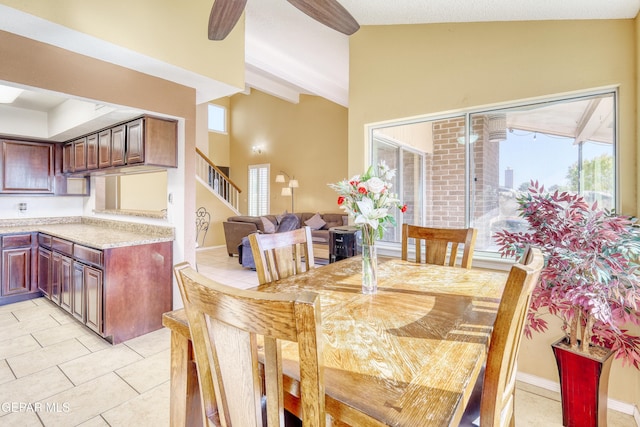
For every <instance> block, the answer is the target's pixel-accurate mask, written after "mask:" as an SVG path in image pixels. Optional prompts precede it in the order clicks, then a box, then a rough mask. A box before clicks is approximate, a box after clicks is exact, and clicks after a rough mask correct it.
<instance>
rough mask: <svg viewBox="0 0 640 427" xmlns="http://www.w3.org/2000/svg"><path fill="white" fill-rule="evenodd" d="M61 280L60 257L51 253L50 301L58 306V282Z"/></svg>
mask: <svg viewBox="0 0 640 427" xmlns="http://www.w3.org/2000/svg"><path fill="white" fill-rule="evenodd" d="M61 279H62V255H60V254H59V253H56V252H52V253H51V292H50V294H49V295H51V301H53V302H55V303H56V304H60V280H61Z"/></svg>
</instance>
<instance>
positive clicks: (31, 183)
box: [0, 139, 54, 194]
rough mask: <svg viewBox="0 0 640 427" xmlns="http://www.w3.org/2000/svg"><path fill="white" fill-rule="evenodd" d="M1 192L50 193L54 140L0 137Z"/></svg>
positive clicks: (52, 177) (52, 181)
mask: <svg viewBox="0 0 640 427" xmlns="http://www.w3.org/2000/svg"><path fill="white" fill-rule="evenodd" d="M1 142H2V159H1V160H2V161H1V162H0V168H1V169H2V170H1V173H0V192H2V193H24V194H30V193H35V194H38V193H44V194H51V193H53V183H54V157H53V156H54V144H52V143H39V142H28V141H13V140H6V139H4V140H1Z"/></svg>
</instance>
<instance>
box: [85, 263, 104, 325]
mask: <svg viewBox="0 0 640 427" xmlns="http://www.w3.org/2000/svg"><path fill="white" fill-rule="evenodd" d="M82 271H83V274H82V276H83V283H84V292H85V302H86V305H85V310H86V319H85V325H87V326H88V327H89V328H91V329H93V330H94V331H95V332H97V333H99V334H102V333H103V328H102V293H103V290H102V271H101V270H98V269H97V268H94V267H91V266H88V265H82Z"/></svg>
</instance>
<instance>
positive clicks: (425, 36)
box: [348, 20, 640, 405]
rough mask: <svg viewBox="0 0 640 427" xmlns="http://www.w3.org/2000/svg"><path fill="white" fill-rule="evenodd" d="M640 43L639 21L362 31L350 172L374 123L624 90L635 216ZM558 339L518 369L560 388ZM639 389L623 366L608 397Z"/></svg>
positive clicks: (536, 346) (537, 345)
mask: <svg viewBox="0 0 640 427" xmlns="http://www.w3.org/2000/svg"><path fill="white" fill-rule="evenodd" d="M636 46H637V36H636V23H635V22H634V21H633V20H615V21H612V20H601V21H600V20H599V21H547V22H503V23H472V24H437V25H410V26H409V25H408V26H368V27H363V28H361V29H360V30H359V31H358V32H357V33H355V34H354V35H353V36H351V37H350V65H349V69H350V92H349V165H348V168H349V174H350V175H352V174H356V173H361V172H362V170H364V166H365V161H366V160H365V159H367V158H368V157H367V156H366V154H367V153H366V145H367V144H366V136H365V125H367V124H369V123H374V122H384V121H389V120H394V119H400V118H405V117H414V116H420V115H426V114H433V113H439V112H444V111H461V110H464V109H465V108H470V107H475V106H482V105H491V104H497V103H504V102H509V101H513V100H522V99H527V98H535V97H544V96H549V95H556V94H562V93H568V92H574V91H583V90H589V89H592V88H598V87H604V86H613V85H616V86H619V94H620V98H619V107H620V108H619V113H620V114H619V143H620V155H619V159H620V182H621V199H622V213H624V214H629V215H635V214H637V212H638V211H639V209H638V205H637V188H638V186H637V185H636V183H637V178H636V159H637V158H638V153H637V149H636V145H637V143H636V141H637V129H636V121H637V118H636V104H637V100H638V98H639V95H638V94H637V85H636V73H635V70H636V53H637V50H636V49H637V47H636ZM401 47H410V48H401ZM560 336H561V333H560V331H559V329H557V328H554V329H552V331H551V332H549V333H547V334H544V335H539V336H536V339H535V341H526V342H525V343H524V345H523V348H522V353H521V358H520V359H521V360H520V365H519V369H520V371H522V372H525V373H531V374H535V375H537V376H541V377H544V378H547V379H551V380H554V381H558V374H557V368H556V366H555V362H554V360H553V355H552V352H551V349H550V347H549V344H550V343H551V342H552V341H555V340H556V339H558V338H559V337H560ZM639 383H640V374H639V373H638V372H637V371H635V370H633V369H630V368H624V369H622V368H621V367H620V363H619V362H618V361H616V362H615V363H614V368H613V369H612V373H611V381H610V388H609V396H610V397H611V398H614V399H618V400H621V401H624V402H631V403H635V404H636V405H637V404H638V402H639V401H640V390H639V386H638V384H639Z"/></svg>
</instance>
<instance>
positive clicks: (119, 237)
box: [0, 217, 174, 249]
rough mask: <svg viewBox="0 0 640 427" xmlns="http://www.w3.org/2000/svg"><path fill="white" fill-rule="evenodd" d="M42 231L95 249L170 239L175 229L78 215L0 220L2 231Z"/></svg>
mask: <svg viewBox="0 0 640 427" xmlns="http://www.w3.org/2000/svg"><path fill="white" fill-rule="evenodd" d="M26 232H40V233H46V234H49V235H51V236H55V237H59V238H61V239H65V240H70V241H72V242H74V243H79V244H81V245H85V246H89V247H92V248H95V249H109V248H117V247H123V246H137V245H145V244H149V243H158V242H171V241H173V240H174V234H173V228H171V227H164V226H153V225H148V224H137V223H128V222H123V221H111V220H102V219H96V218H86V217H77V218H74V219H73V221H71V222H70V221H68V219H65V220H61V221H60V222H56V221H51V220H50V219H43V220H42V221H38V219H33V220H30V221H26V222H25V223H20V222H19V221H17V222H16V221H14V222H13V223H11V222H9V221H0V234H13V233H26Z"/></svg>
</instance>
